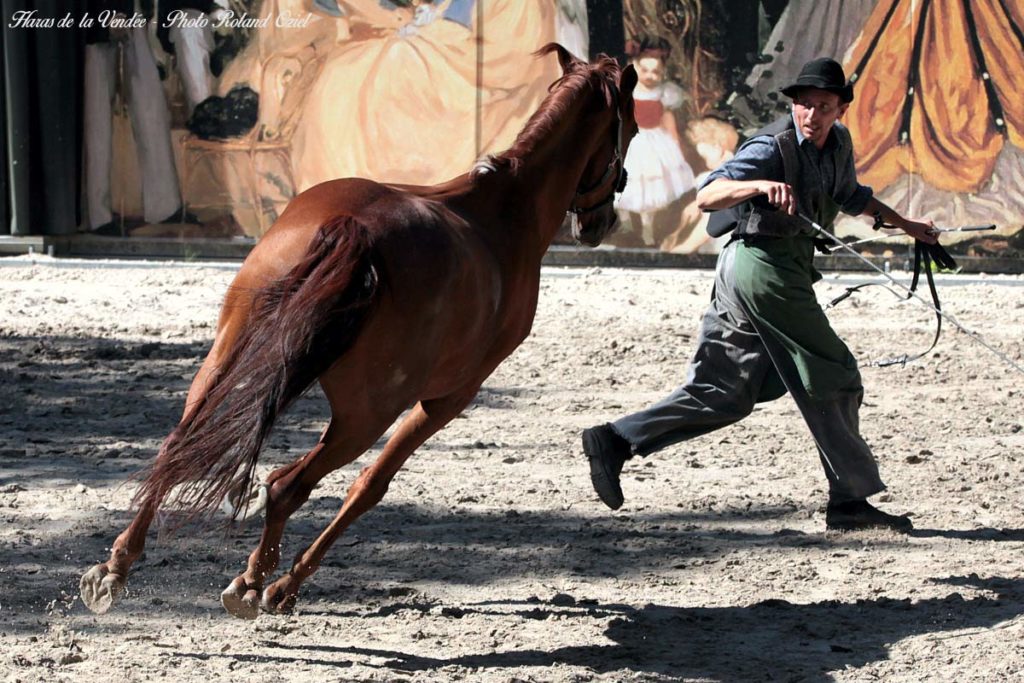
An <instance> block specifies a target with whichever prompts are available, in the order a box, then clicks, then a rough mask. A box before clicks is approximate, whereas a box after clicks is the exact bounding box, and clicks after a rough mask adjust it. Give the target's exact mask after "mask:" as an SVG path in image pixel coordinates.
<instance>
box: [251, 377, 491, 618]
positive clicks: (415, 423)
mask: <svg viewBox="0 0 1024 683" xmlns="http://www.w3.org/2000/svg"><path fill="white" fill-rule="evenodd" d="M478 388H479V387H476V386H475V387H474V388H473V389H472V390H466V391H462V392H459V393H457V394H452V395H450V396H447V397H444V398H440V399H435V400H431V401H423V402H420V403H417V404H416V405H415V406H414V407H413V409H412V410H411V411H410V412H409V414H408V415H407V416H406V417H405V419H404V420H402V422H401V424H399V426H398V428H397V429H396V430H395V433H394V434H393V435H392V436H391V438H390V439H388V442H387V444H386V445H385V446H384V450H383V451H382V452H381V454H380V457H379V458H377V461H376V462H374V463H373V465H371V466H370V467H367V468H365V469H364V470H363V471H362V472H360V474H359V477H358V478H356V480H355V482H353V483H352V486H351V487H350V488H349V491H348V495H347V496H346V497H345V502H344V504H343V505H342V506H341V510H339V511H338V514H337V515H336V516H335V518H334V519H333V520H332V521H331V523H330V524H329V525H328V527H327V528H326V529H325V530H324V531H323V533H321V534H320V536H319V537H317V539H316V540H315V541H314V542H313V543H312V544H311V545H310V546H309V547H308V548H306V549H305V550H304V551H302V552H300V553H299V554H298V555H297V556H296V557H295V561H294V563H293V564H292V567H291V569H290V570H289V571H288V573H287V574H285V575H284V576H282V577H281V578H280V579H278V580H277V581H275V582H274V583H273V584H271V585H270V586H268V587H267V589H266V590H265V591H264V592H263V600H262V603H261V604H262V607H263V609H264V610H265V611H267V612H288V611H290V610H291V609H292V607H294V605H295V600H296V598H297V596H298V593H299V588H300V586H301V585H302V582H303V581H305V580H306V579H307V578H309V577H310V576H311V575H312V574H313V573H314V572H315V571H316V570H317V568H318V567H319V566H320V563H321V562H322V561H323V558H324V556H325V555H326V554H327V551H328V549H330V547H331V545H332V544H333V543H334V542H335V541H336V540H337V539H338V537H339V536H341V534H342V533H343V532H344V531H345V529H347V528H348V527H349V526H350V525H351V524H352V523H353V522H354V521H355V520H356V519H358V518H359V516H360V515H362V514H363V513H365V512H367V511H368V510H370V509H371V508H373V506H375V505H376V504H377V503H379V502H380V501H381V499H382V498H383V497H384V494H385V493H386V492H387V490H388V485H389V484H390V483H391V480H392V479H393V478H394V476H395V474H397V473H398V471H399V470H400V469H401V468H402V465H404V464H405V461H406V460H407V459H408V458H409V456H410V455H412V454H413V452H414V451H415V450H416V449H417V448H419V447H420V446H421V445H422V444H423V442H424V441H426V440H427V439H428V438H430V436H431V435H433V434H434V433H435V432H437V431H438V430H439V429H441V428H442V427H444V426H445V425H446V424H448V423H449V422H450V421H451V420H452V418H454V417H455V416H457V415H458V414H459V412H461V411H462V409H463V408H465V407H466V406H467V405H468V404H469V402H470V401H471V400H472V399H473V397H474V396H475V395H476V392H477V389H478Z"/></svg>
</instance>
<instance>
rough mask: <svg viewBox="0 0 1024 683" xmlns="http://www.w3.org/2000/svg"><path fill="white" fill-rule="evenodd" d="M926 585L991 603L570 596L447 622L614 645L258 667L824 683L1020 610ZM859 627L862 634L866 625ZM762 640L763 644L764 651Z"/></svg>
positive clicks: (984, 583) (1007, 591) (1003, 595)
mask: <svg viewBox="0 0 1024 683" xmlns="http://www.w3.org/2000/svg"><path fill="white" fill-rule="evenodd" d="M933 581H934V582H935V583H940V584H943V585H949V586H951V587H959V586H963V587H970V588H974V589H982V590H985V591H989V592H991V593H992V594H993V595H992V596H991V597H989V596H985V597H976V598H971V599H965V598H964V597H963V596H962V595H961V594H960V593H959V592H956V591H955V590H951V592H950V593H948V594H947V595H946V596H944V597H940V598H928V599H924V600H919V601H911V600H907V599H903V600H895V599H891V598H884V597H883V598H878V599H875V600H857V601H855V602H849V603H847V602H839V601H835V600H826V601H822V602H816V603H810V604H795V603H790V602H787V601H785V600H765V601H763V602H759V603H755V604H752V605H748V606H729V607H693V608H689V607H675V606H667V605H657V604H648V605H645V606H643V607H641V608H635V607H631V606H629V605H618V604H601V603H598V602H597V601H587V600H581V601H579V602H575V601H574V599H573V598H571V596H565V597H562V598H561V599H559V600H558V601H557V602H556V601H554V600H552V601H550V602H541V601H539V600H537V601H526V602H498V603H482V604H479V605H471V606H467V607H465V608H449V609H448V610H447V615H448V616H449V617H450V618H453V619H460V618H462V617H464V616H465V615H467V614H474V613H478V614H480V613H482V614H496V615H503V616H504V615H508V614H514V615H517V616H519V617H521V618H523V619H541V620H543V619H547V618H549V617H550V616H552V615H557V616H559V617H560V618H562V619H563V620H565V619H568V620H569V622H568V623H570V624H571V620H572V619H573V618H574V617H580V616H587V617H596V618H608V619H610V621H609V622H608V627H607V629H606V631H605V635H606V636H607V637H608V638H609V639H610V640H612V641H613V644H603V643H602V644H588V645H580V646H573V647H560V648H553V649H550V650H545V649H534V650H517V651H512V652H495V651H490V652H487V653H481V654H469V655H463V656H458V657H450V658H444V657H424V656H420V655H414V654H406V653H404V652H400V651H394V650H381V649H376V648H364V647H346V646H331V645H287V644H283V643H279V642H274V641H264V642H263V643H262V646H263V647H264V648H266V649H265V650H263V652H262V654H261V657H260V660H261V661H265V662H272V663H291V662H303V663H306V664H323V665H325V666H343V667H344V666H348V665H350V664H351V661H350V660H349V659H346V658H348V657H356V658H360V659H362V658H385V659H387V660H388V661H386V662H385V663H384V664H382V665H380V668H382V669H390V670H395V671H401V672H403V673H412V672H435V673H437V672H439V670H441V669H443V668H444V667H451V666H457V667H464V668H466V669H469V670H484V671H486V670H488V669H503V668H514V667H548V666H552V665H557V664H566V665H570V666H579V667H585V668H587V669H590V670H592V671H594V672H596V673H598V674H609V673H613V672H620V671H629V672H644V673H651V674H659V675H662V676H669V677H672V678H678V679H691V678H694V679H701V680H706V679H710V680H716V681H748V680H789V681H804V680H812V681H816V680H832V676H831V675H830V673H831V672H836V671H842V670H843V669H845V668H847V667H852V668H857V667H862V666H865V665H867V664H870V663H872V662H877V661H882V660H885V659H887V658H888V656H889V650H890V647H891V646H892V644H894V643H896V642H898V641H900V640H902V639H904V638H908V637H912V636H921V635H927V634H935V637H936V638H943V637H951V636H943V635H942V634H945V633H949V632H951V631H958V630H962V629H968V628H989V627H992V626H994V625H996V624H999V623H1000V622H1003V621H1006V620H1009V619H1013V618H1015V617H1017V616H1019V615H1020V614H1021V613H1022V612H1024V582H1022V581H1021V580H1020V579H1007V578H1002V577H985V578H982V577H979V576H978V575H977V574H971V575H969V576H955V577H949V578H945V579H936V580H933ZM566 598H568V599H566ZM424 607H425V606H424V605H421V604H418V603H416V602H411V603H407V604H404V605H401V604H399V605H397V606H396V608H397V609H408V610H418V611H424ZM427 609H429V607H427ZM510 610H511V612H510ZM387 613H393V612H392V611H389V612H387ZM444 613H445V612H442V614H444ZM367 616H369V617H373V616H386V614H383V613H382V614H370V615H367ZM865 624H868V625H869V626H868V627H867V628H865ZM769 643H770V647H766V645H768V644H769ZM307 653H308V654H307ZM175 654H176V655H177V656H181V657H192V658H196V659H201V660H208V659H216V658H218V657H226V658H228V659H239V660H240V661H248V660H247V659H246V657H245V656H244V655H243V656H242V657H238V656H237V655H216V654H214V655H210V654H206V653H188V652H176V653H175ZM327 657H330V658H329V659H328V658H327ZM337 657H340V658H342V659H340V660H339V659H338V658H337ZM361 663H362V664H363V665H364V666H372V665H371V664H368V663H367V662H361Z"/></svg>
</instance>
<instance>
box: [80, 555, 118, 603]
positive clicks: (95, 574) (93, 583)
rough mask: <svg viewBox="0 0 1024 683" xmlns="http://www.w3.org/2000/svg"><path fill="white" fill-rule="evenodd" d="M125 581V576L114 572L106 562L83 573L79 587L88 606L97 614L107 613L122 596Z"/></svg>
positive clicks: (83, 600)
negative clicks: (108, 567)
mask: <svg viewBox="0 0 1024 683" xmlns="http://www.w3.org/2000/svg"><path fill="white" fill-rule="evenodd" d="M125 583H126V581H125V578H124V577H123V576H121V575H120V574H114V573H112V572H111V571H110V570H109V569H107V565H106V564H98V565H96V566H95V567H93V568H92V569H90V570H89V571H87V572H86V573H85V574H83V575H82V580H81V581H80V582H79V583H78V589H79V592H80V593H81V594H82V602H83V603H85V606H86V607H88V608H89V609H90V610H91V611H92V612H94V613H96V614H106V613H107V612H108V611H109V610H110V608H111V607H113V606H114V603H116V602H117V601H118V600H119V599H120V598H121V593H123V592H124V586H125Z"/></svg>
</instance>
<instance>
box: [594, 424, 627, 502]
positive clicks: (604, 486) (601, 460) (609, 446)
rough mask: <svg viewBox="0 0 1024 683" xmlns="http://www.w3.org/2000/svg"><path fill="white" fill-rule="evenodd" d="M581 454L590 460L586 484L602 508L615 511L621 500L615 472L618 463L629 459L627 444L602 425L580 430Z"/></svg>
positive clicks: (618, 466) (620, 467) (605, 425)
mask: <svg viewBox="0 0 1024 683" xmlns="http://www.w3.org/2000/svg"><path fill="white" fill-rule="evenodd" d="M583 452H584V453H586V454H587V459H588V460H590V482H591V483H592V484H593V485H594V490H595V491H597V495H598V496H599V497H600V498H601V501H602V502H603V503H604V504H605V505H607V506H608V507H610V508H611V509H612V510H618V509H619V508H620V507H621V506H622V501H623V497H622V486H621V485H620V484H619V473H620V472H622V464H623V463H624V462H626V460H628V459H629V458H631V457H632V452H631V449H630V447H629V442H628V441H626V440H625V439H623V438H622V437H621V436H619V435H618V434H617V433H616V432H615V430H614V429H612V426H611V425H609V424H603V425H600V426H598V427H591V428H590V429H584V430H583Z"/></svg>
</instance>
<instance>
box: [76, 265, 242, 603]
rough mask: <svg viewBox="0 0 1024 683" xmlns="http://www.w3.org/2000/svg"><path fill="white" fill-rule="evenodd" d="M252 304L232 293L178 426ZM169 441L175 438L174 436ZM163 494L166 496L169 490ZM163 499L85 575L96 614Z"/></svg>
mask: <svg viewBox="0 0 1024 683" xmlns="http://www.w3.org/2000/svg"><path fill="white" fill-rule="evenodd" d="M236 282H237V280H236ZM250 303H251V299H250V295H249V294H248V290H247V289H246V288H233V289H232V290H229V292H228V295H227V297H226V298H225V301H224V307H223V309H222V311H221V318H220V321H219V322H218V330H217V337H216V339H215V340H214V343H213V347H212V348H211V349H210V352H209V353H208V354H207V356H206V359H205V360H204V361H203V364H202V367H201V368H200V369H199V371H198V372H197V373H196V375H195V377H194V378H193V380H192V384H191V386H190V387H189V391H188V398H187V399H186V400H185V409H184V411H183V414H182V418H181V422H179V425H181V424H184V423H186V422H187V421H188V420H189V418H190V417H191V415H192V414H193V413H194V412H195V410H196V409H197V408H198V407H199V405H200V404H201V403H202V401H203V400H204V399H205V397H206V393H207V391H208V389H209V388H210V386H212V384H213V382H215V381H216V373H217V368H218V367H219V365H220V363H221V361H222V360H223V358H224V357H225V355H226V354H227V353H228V351H229V350H230V349H231V347H232V346H233V345H234V342H235V339H237V337H238V333H239V331H240V330H241V329H242V326H243V325H244V324H245V323H246V321H247V320H248V316H249V304H250ZM170 438H174V437H173V435H172V436H171V437H170ZM167 444H168V442H164V444H163V446H162V447H161V449H160V453H158V454H157V459H159V458H161V457H162V455H163V452H164V450H165V449H166V447H167ZM163 493H164V494H165V493H166V491H165V492H163ZM162 500H163V494H161V495H158V496H153V497H151V498H148V499H146V500H144V501H143V502H142V504H141V505H140V506H139V511H138V512H137V513H136V515H135V517H134V518H133V519H132V521H131V523H130V524H129V525H128V527H127V528H126V529H125V530H124V531H122V532H121V534H120V535H119V536H118V537H117V540H115V541H114V544H113V546H111V549H110V559H108V560H107V561H106V562H102V563H100V564H97V565H95V566H94V567H92V568H91V569H90V570H89V571H87V572H86V573H85V574H84V575H83V576H82V579H81V581H80V582H79V590H80V593H81V596H82V602H83V603H85V606H86V607H88V608H89V609H90V610H92V611H93V612H96V613H97V614H103V613H104V612H106V611H108V610H109V609H110V608H111V607H112V606H113V605H114V604H115V603H116V602H117V600H118V598H119V597H120V595H121V593H122V592H123V591H124V587H125V584H126V582H127V580H128V572H129V570H130V569H131V566H132V564H133V563H134V562H135V560H137V559H138V558H139V556H140V555H142V550H143V548H144V547H145V543H146V532H147V531H148V530H149V527H150V525H151V524H152V522H153V518H154V516H155V515H156V511H157V509H158V508H159V507H160V503H161V502H162Z"/></svg>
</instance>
